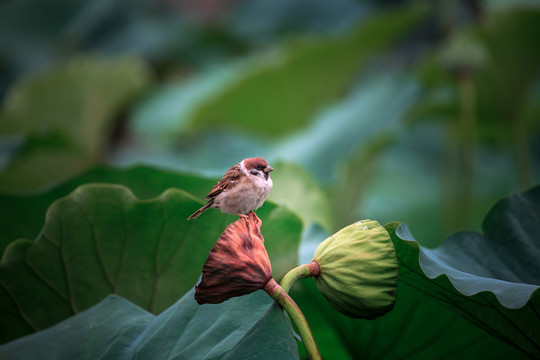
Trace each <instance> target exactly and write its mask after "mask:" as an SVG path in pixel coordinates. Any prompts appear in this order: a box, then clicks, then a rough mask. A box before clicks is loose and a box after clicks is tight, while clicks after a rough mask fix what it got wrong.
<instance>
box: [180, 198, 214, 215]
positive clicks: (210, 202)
mask: <svg viewBox="0 0 540 360" xmlns="http://www.w3.org/2000/svg"><path fill="white" fill-rule="evenodd" d="M213 203H214V201H213V200H210V201H209V202H207V203H206V205H204V206H203V207H202V208H200V209H199V210H197V211H195V212H194V213H193V214H191V215H190V216H189V217H188V218H187V219H188V220H191V219H196V218H198V217H199V215H201V214H202V213H203V212H205V211H206V210H208V209H209V208H210V206H212V204H213Z"/></svg>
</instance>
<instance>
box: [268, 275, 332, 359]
mask: <svg viewBox="0 0 540 360" xmlns="http://www.w3.org/2000/svg"><path fill="white" fill-rule="evenodd" d="M264 291H266V293H267V294H268V295H270V296H271V297H272V299H274V301H275V302H277V303H278V304H279V305H280V306H281V307H282V308H283V309H285V311H287V313H288V314H289V317H290V318H291V320H292V321H293V322H294V324H295V325H296V328H297V329H298V333H299V334H300V337H301V338H302V342H303V343H304V347H305V348H306V352H307V354H308V356H309V358H310V359H311V360H317V359H318V360H322V358H321V354H320V353H319V349H318V348H317V344H316V343H315V339H314V338H313V334H312V333H311V330H310V328H309V325H308V322H307V320H306V318H305V317H304V314H302V311H301V310H300V308H299V307H298V305H296V303H295V302H294V300H293V299H292V298H291V297H290V296H289V294H287V293H286V292H285V290H283V288H282V287H281V286H279V284H278V283H277V282H276V281H275V280H274V279H270V281H269V282H268V283H267V284H266V285H265V287H264Z"/></svg>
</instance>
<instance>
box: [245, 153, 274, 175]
mask: <svg viewBox="0 0 540 360" xmlns="http://www.w3.org/2000/svg"><path fill="white" fill-rule="evenodd" d="M242 163H243V164H244V167H245V168H246V171H247V173H248V174H250V175H253V176H260V177H263V178H265V179H266V180H268V177H269V176H270V172H271V171H273V170H274V169H273V168H272V167H271V166H270V165H268V162H267V161H266V160H264V159H263V158H262V157H254V158H247V159H244V160H242Z"/></svg>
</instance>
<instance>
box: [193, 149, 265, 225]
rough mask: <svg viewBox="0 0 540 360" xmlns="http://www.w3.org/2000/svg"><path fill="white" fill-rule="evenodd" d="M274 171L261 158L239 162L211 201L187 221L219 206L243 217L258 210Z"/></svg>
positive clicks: (230, 170) (223, 179) (223, 178)
mask: <svg viewBox="0 0 540 360" xmlns="http://www.w3.org/2000/svg"><path fill="white" fill-rule="evenodd" d="M273 170H274V169H273V168H272V167H270V166H269V165H268V163H267V162H266V160H264V159H263V158H262V157H254V158H248V159H244V160H242V161H240V162H239V163H238V164H236V165H234V166H233V167H231V168H230V169H229V170H227V172H226V173H225V175H223V177H222V178H221V180H219V181H218V182H217V184H216V185H214V187H213V188H212V190H210V192H209V193H208V196H207V197H206V198H207V199H209V200H208V203H206V205H204V206H203V207H201V208H200V209H199V210H197V211H195V212H194V213H193V214H192V215H191V216H190V217H188V220H191V219H196V218H197V217H199V215H201V214H202V213H203V212H205V211H206V210H207V209H219V210H221V211H222V212H224V213H228V214H236V215H238V216H240V217H244V216H245V215H246V214H248V213H249V212H250V211H253V210H257V209H258V208H260V207H261V206H262V204H263V203H264V200H266V197H267V196H268V193H270V190H271V189H272V186H273V185H274V184H273V182H272V179H271V178H270V172H271V171H273Z"/></svg>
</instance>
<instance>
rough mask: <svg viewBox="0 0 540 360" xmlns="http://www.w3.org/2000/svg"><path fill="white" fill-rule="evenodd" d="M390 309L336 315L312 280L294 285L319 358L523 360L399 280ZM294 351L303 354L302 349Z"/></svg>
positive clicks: (296, 298)
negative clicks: (366, 316) (369, 316)
mask: <svg viewBox="0 0 540 360" xmlns="http://www.w3.org/2000/svg"><path fill="white" fill-rule="evenodd" d="M397 294H398V296H397V301H396V304H395V307H394V309H393V310H392V311H390V312H389V313H388V314H386V315H384V316H381V317H380V318H377V319H375V320H360V319H352V318H349V317H347V316H344V315H342V314H340V313H338V312H337V311H336V310H335V309H333V308H332V307H331V306H330V305H329V304H328V303H327V301H326V300H325V299H324V297H323V296H322V295H321V294H320V293H319V292H318V290H317V288H316V286H315V284H314V282H313V280H312V279H305V280H302V281H300V282H299V283H298V284H295V286H293V289H292V293H291V296H292V297H293V298H294V300H295V301H296V303H297V304H298V306H299V307H300V308H301V309H302V312H303V313H304V315H305V316H306V319H307V321H308V322H309V325H310V327H311V330H312V331H313V334H314V336H315V341H316V342H317V345H318V346H319V350H320V351H321V355H322V357H323V359H415V360H416V359H425V360H430V359H441V358H448V359H525V358H526V357H525V356H524V355H523V354H522V353H520V352H519V351H518V350H516V349H514V348H512V347H511V346H509V345H508V344H506V343H504V342H502V341H499V340H497V339H496V338H494V337H493V336H491V335H489V334H488V333H486V332H485V331H483V330H482V329H480V328H479V327H477V326H476V325H474V324H471V323H470V322H469V321H467V320H465V319H464V318H463V317H461V316H459V315H458V314H456V313H455V312H453V311H451V310H449V309H448V308H447V307H446V306H445V305H444V304H441V303H440V302H439V301H437V300H435V299H433V298H432V297H430V296H429V295H427V294H424V293H423V292H421V291H417V290H416V289H414V288H413V287H411V286H409V285H407V284H406V283H404V282H402V281H400V282H399V285H398V291H397ZM299 350H300V352H301V355H302V354H303V348H302V347H301V346H300V347H299Z"/></svg>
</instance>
